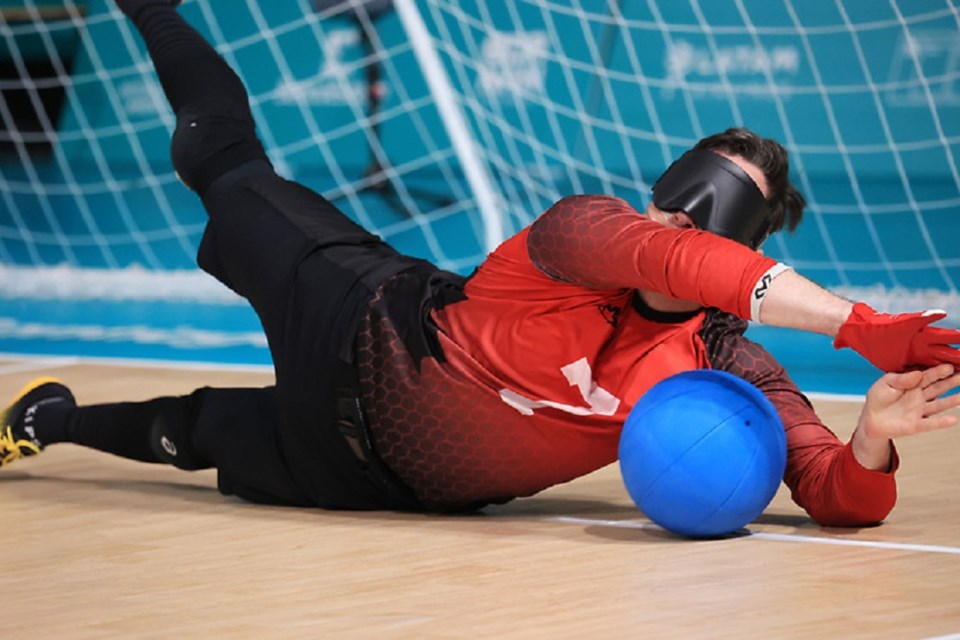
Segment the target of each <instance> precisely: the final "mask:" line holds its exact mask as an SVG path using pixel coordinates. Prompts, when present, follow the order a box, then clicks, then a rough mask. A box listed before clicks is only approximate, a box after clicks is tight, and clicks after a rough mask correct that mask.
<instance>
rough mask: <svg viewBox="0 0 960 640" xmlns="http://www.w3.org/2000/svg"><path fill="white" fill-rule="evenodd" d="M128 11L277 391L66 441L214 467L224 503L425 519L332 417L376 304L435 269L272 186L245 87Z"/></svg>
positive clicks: (191, 44) (210, 248)
mask: <svg viewBox="0 0 960 640" xmlns="http://www.w3.org/2000/svg"><path fill="white" fill-rule="evenodd" d="M120 5H121V8H123V9H124V11H125V12H127V14H128V15H129V16H131V18H132V19H133V20H134V23H135V25H136V26H137V28H138V29H139V30H140V32H141V34H142V35H143V37H144V39H145V41H146V43H147V48H148V51H149V52H150V55H151V58H152V59H153V62H154V65H155V67H156V70H157V74H158V76H159V78H160V82H161V85H162V86H163V88H164V91H165V93H166V95H167V97H168V99H169V100H170V103H171V105H172V107H173V109H174V112H175V113H176V116H177V127H176V132H175V133H174V136H173V141H172V158H173V162H174V168H175V169H176V171H177V173H178V174H179V176H180V178H181V179H182V180H183V181H184V183H186V184H187V185H188V186H189V187H190V188H192V189H193V190H194V191H196V192H197V193H198V194H199V195H200V197H201V198H202V200H203V204H204V207H205V208H206V210H207V213H208V215H209V222H208V224H207V228H206V230H205V233H204V236H203V240H202V241H201V245H200V248H199V252H198V257H197V260H198V263H199V265H200V266H201V268H203V269H204V270H205V271H207V272H208V273H210V274H212V275H213V276H214V277H216V278H217V279H219V280H220V281H221V282H223V283H224V284H225V285H226V286H228V287H230V288H231V289H233V290H234V291H235V292H237V293H238V294H240V295H241V296H243V297H245V298H246V299H247V300H248V301H249V302H250V303H251V305H252V306H253V308H254V310H255V311H256V312H257V315H258V316H259V318H260V320H261V323H262V325H263V328H264V332H265V334H266V336H267V342H268V344H269V346H270V351H271V355H272V357H273V361H274V369H275V372H276V386H275V387H269V388H265V389H210V388H204V389H199V390H197V391H195V392H194V393H192V394H189V395H186V396H181V397H172V398H158V399H156V400H151V401H148V402H144V403H117V404H111V405H100V406H96V407H83V408H80V409H78V410H77V411H76V412H75V415H74V416H73V417H72V418H71V423H72V424H73V426H74V427H76V428H73V429H71V434H72V435H71V437H70V440H71V441H73V442H77V443H79V444H85V445H87V446H93V447H96V448H99V449H101V450H105V451H110V452H112V453H116V454H118V455H123V456H126V457H130V458H134V459H142V460H146V461H157V462H167V463H171V464H174V465H176V466H178V467H180V468H183V469H200V468H208V467H216V468H217V470H218V479H219V487H220V489H221V491H223V492H224V493H228V494H236V495H239V496H241V497H243V498H246V499H248V500H252V501H256V502H267V503H271V504H290V505H305V504H311V505H316V506H322V507H330V508H351V509H382V508H388V509H416V508H419V502H418V501H417V500H416V499H415V498H413V497H412V496H411V495H409V492H408V490H406V488H405V487H402V486H401V487H397V486H396V483H395V481H394V479H393V478H392V477H388V476H389V473H388V472H384V470H383V469H381V468H379V466H378V465H376V464H374V465H372V466H371V465H370V463H369V460H368V461H363V460H361V459H359V458H358V457H357V456H356V455H355V454H354V452H353V450H352V449H351V447H350V444H349V443H348V442H347V441H346V440H345V439H344V438H343V436H342V435H341V433H340V431H338V429H337V426H336V425H337V421H338V419H339V414H338V407H337V405H338V399H340V398H342V395H343V388H344V386H345V385H346V384H347V383H348V382H349V378H350V374H349V373H348V374H347V375H345V374H344V372H345V371H347V372H350V371H351V367H350V364H351V360H352V345H353V335H354V332H355V329H356V326H357V323H358V322H359V319H360V317H361V314H362V313H363V312H364V309H365V308H366V306H367V303H368V301H369V299H370V298H371V296H372V295H373V292H374V291H375V290H376V289H377V287H378V286H379V284H380V283H382V282H383V280H384V279H386V278H389V277H391V276H392V275H395V274H397V273H399V272H401V271H406V270H409V269H435V267H433V265H430V264H429V263H426V262H424V261H421V260H416V259H413V258H409V257H406V256H402V255H400V254H399V253H397V252H396V251H395V250H394V249H392V248H391V247H389V246H388V245H387V244H385V243H384V242H383V241H382V240H381V239H380V238H379V237H377V236H375V235H372V234H370V233H369V232H367V231H366V230H364V229H363V228H362V227H360V226H358V225H356V224H355V223H353V222H352V221H350V220H349V219H348V218H346V217H345V216H344V215H343V214H342V213H341V212H340V211H339V210H337V208H336V207H335V206H333V205H332V204H331V203H330V202H328V201H327V200H325V199H324V198H323V197H321V196H320V195H319V194H317V193H314V192H313V191H310V190H309V189H307V188H305V187H303V186H301V185H299V184H296V183H293V182H289V181H287V180H284V179H283V178H281V177H279V176H277V175H276V173H275V172H274V170H273V167H272V166H271V165H270V163H269V161H268V160H267V156H266V154H265V153H264V150H263V147H262V145H261V144H260V142H259V140H258V139H257V137H256V134H255V126H254V121H253V118H252V117H251V113H250V109H249V106H248V97H247V93H246V91H245V89H244V87H243V85H242V83H241V82H240V80H239V78H238V77H237V75H236V74H235V73H234V72H233V70H231V69H230V67H229V66H228V65H227V64H226V63H225V62H224V61H223V60H222V59H221V58H220V56H219V55H218V54H217V53H216V52H215V51H214V50H213V49H212V48H211V47H210V46H209V45H208V44H207V43H206V42H205V41H204V40H203V38H202V37H201V36H200V35H199V34H198V33H197V32H196V31H195V30H193V28H192V27H190V26H189V25H188V24H187V23H186V22H185V21H184V20H183V19H182V18H181V17H180V16H179V15H178V14H177V13H176V11H175V10H174V9H172V8H170V7H169V6H168V5H167V4H166V1H165V0H153V1H151V0H144V1H143V2H142V3H141V4H136V10H133V9H131V8H130V7H129V6H127V7H125V6H124V3H123V2H122V1H121V3H120ZM345 378H346V379H347V380H345ZM83 425H91V426H89V428H86V427H84V428H81V427H83ZM93 425H96V427H94V426H93ZM94 430H95V431H96V433H97V435H96V437H93V436H92V435H89V434H90V433H93V432H94ZM131 430H133V431H134V432H137V433H140V434H142V439H140V440H139V442H140V444H139V449H137V450H135V447H131V446H127V445H126V444H123V443H125V442H130V441H131ZM85 434H87V435H85ZM138 437H139V436H138ZM134 440H136V438H134Z"/></svg>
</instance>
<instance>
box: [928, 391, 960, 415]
mask: <svg viewBox="0 0 960 640" xmlns="http://www.w3.org/2000/svg"><path fill="white" fill-rule="evenodd" d="M958 407H960V394H954V395H952V396H947V397H945V398H937V399H936V400H930V401H929V402H927V404H926V406H925V407H924V410H923V415H924V417H929V416H935V415H937V414H938V413H943V412H944V411H949V410H951V409H956V408H958Z"/></svg>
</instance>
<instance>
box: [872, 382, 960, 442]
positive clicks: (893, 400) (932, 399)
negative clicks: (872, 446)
mask: <svg viewBox="0 0 960 640" xmlns="http://www.w3.org/2000/svg"><path fill="white" fill-rule="evenodd" d="M957 387H960V373H957V372H956V371H955V369H954V367H953V366H952V365H949V364H942V365H939V366H936V367H932V368H930V369H925V370H924V371H909V372H907V373H888V374H886V375H885V376H883V377H882V378H880V379H879V380H878V381H877V382H876V383H874V385H873V386H872V387H870V391H868V392H867V400H866V402H865V403H864V405H863V411H862V412H861V414H860V422H859V424H858V426H857V429H858V430H862V431H863V435H865V436H867V437H868V438H871V439H884V440H892V439H896V438H900V437H903V436H909V435H913V434H915V433H923V432H925V431H933V430H934V429H946V428H948V427H953V426H955V425H956V424H957V423H960V417H958V416H956V415H952V414H947V413H945V412H946V411H949V410H950V409H955V408H957V407H960V394H954V395H952V396H946V397H944V394H945V393H947V392H948V391H950V390H951V389H956V388H957Z"/></svg>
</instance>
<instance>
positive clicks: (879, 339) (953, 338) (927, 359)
mask: <svg viewBox="0 0 960 640" xmlns="http://www.w3.org/2000/svg"><path fill="white" fill-rule="evenodd" d="M946 317H947V314H946V313H944V312H943V311H924V312H921V313H899V314H896V315H893V314H889V313H877V312H876V311H874V310H873V309H871V308H870V307H868V306H867V305H865V304H863V303H862V302H858V303H857V304H855V305H853V311H852V312H851V313H850V317H849V318H847V320H846V321H845V322H844V323H843V325H842V326H841V327H840V331H838V332H837V338H836V340H834V341H833V346H834V348H835V349H841V348H843V347H850V348H851V349H853V350H854V351H856V352H857V353H859V354H860V355H862V356H863V357H864V358H866V359H867V360H869V361H870V362H871V363H873V365H874V366H876V367H878V368H879V369H882V370H883V371H886V372H901V371H908V370H910V369H916V368H924V369H926V368H928V367H933V366H936V365H938V364H943V363H945V362H949V363H950V364H952V365H954V366H957V365H960V349H956V348H954V347H951V346H950V345H951V344H960V330H957V329H941V328H938V327H931V326H929V325H930V324H932V323H934V322H936V321H938V320H942V319H944V318H946Z"/></svg>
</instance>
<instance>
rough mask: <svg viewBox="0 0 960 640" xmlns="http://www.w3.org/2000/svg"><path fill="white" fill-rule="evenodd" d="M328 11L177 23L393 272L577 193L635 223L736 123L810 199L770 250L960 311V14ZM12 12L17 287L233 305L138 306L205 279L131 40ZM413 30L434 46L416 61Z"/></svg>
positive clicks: (2, 245)
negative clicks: (672, 166)
mask: <svg viewBox="0 0 960 640" xmlns="http://www.w3.org/2000/svg"><path fill="white" fill-rule="evenodd" d="M322 4H323V6H322V7H320V8H318V7H317V6H314V5H313V4H311V3H309V2H307V1H306V0H278V1H275V2H271V3H259V2H255V1H253V0H244V1H240V0H196V1H194V0H187V2H186V3H185V4H184V6H183V7H182V8H181V13H182V14H183V15H184V16H185V17H186V18H187V19H188V20H189V21H190V22H191V23H192V24H194V25H195V26H197V28H198V29H200V31H201V32H203V33H204V35H206V36H207V37H208V38H209V39H210V41H211V42H212V43H213V44H214V46H215V47H216V48H217V50H218V51H219V52H220V53H221V54H222V55H223V56H224V57H225V58H226V60H227V61H228V62H229V63H230V64H231V65H232V66H233V67H234V68H236V69H237V70H238V72H239V73H240V75H241V77H242V78H243V80H244V81H245V83H246V84H247V86H248V88H249V90H250V93H251V105H252V107H253V112H254V114H255V117H256V118H257V121H258V126H259V133H260V136H261V138H262V139H263V141H264V142H265V144H266V146H267V147H268V151H269V153H270V156H271V159H272V160H273V161H274V163H275V164H276V166H277V168H278V170H279V171H280V172H281V173H283V174H284V175H287V176H288V177H291V178H294V179H297V180H301V181H303V182H305V183H306V184H308V186H311V187H313V188H315V189H317V190H318V191H320V192H322V193H324V194H325V195H326V196H327V197H329V198H331V199H333V200H334V201H335V202H336V203H337V204H338V205H340V206H341V207H342V208H343V209H344V210H345V211H346V212H347V213H348V214H349V215H351V216H352V217H354V218H355V219H356V220H358V221H359V222H360V223H362V224H364V225H365V226H367V227H369V228H371V229H374V230H376V231H377V232H378V233H380V234H381V235H382V236H383V237H384V238H385V239H387V240H388V241H390V242H391V243H393V244H394V245H395V246H397V247H398V248H399V249H400V250H402V251H406V252H410V253H414V254H417V255H420V256H423V257H427V258H430V259H432V260H434V261H436V262H437V263H438V264H440V265H441V266H442V267H445V268H448V269H453V270H458V271H463V272H465V271H469V269H471V268H472V267H473V266H474V265H475V264H477V263H478V262H479V261H480V260H481V259H482V257H483V255H484V254H485V251H486V249H487V245H488V235H489V230H490V224H491V219H490V210H489V209H490V207H489V206H487V207H486V210H484V209H485V208H484V207H483V202H484V201H487V202H490V201H492V202H495V203H496V205H497V207H496V208H497V212H496V215H497V216H499V217H498V219H497V222H498V223H499V224H500V225H502V227H503V232H504V233H509V232H511V231H515V230H517V229H519V228H520V227H521V226H522V225H524V224H526V223H528V222H529V221H530V220H532V219H533V218H534V217H535V216H536V215H537V214H538V213H539V212H540V211H542V210H543V209H544V208H545V207H547V206H549V204H551V203H552V202H553V201H554V200H556V199H557V198H559V197H561V196H563V195H566V194H568V193H574V192H578V193H582V192H604V193H611V194H616V195H620V196H622V197H625V198H627V199H628V200H630V201H631V202H633V203H634V204H635V205H636V206H637V207H638V208H642V207H643V206H645V204H646V201H647V199H648V197H649V186H650V184H651V183H652V181H653V180H654V179H655V178H656V177H657V176H658V175H659V174H660V172H662V170H663V169H664V167H665V166H666V165H667V164H668V163H669V162H670V160H671V159H673V158H675V157H676V156H678V155H679V154H680V153H681V152H682V151H683V150H684V149H686V148H688V147H689V146H690V145H691V144H693V143H694V142H695V141H696V140H697V139H699V138H700V137H702V136H704V135H708V134H710V133H713V132H716V131H719V130H722V129H725V128H727V127H729V126H734V125H745V126H748V127H750V128H752V129H754V130H756V131H758V132H759V133H761V134H763V135H767V136H771V137H775V138H777V139H779V140H781V141H782V142H783V143H784V144H785V145H786V146H787V147H788V149H789V150H790V152H791V154H792V159H793V168H794V181H795V182H796V183H797V184H798V186H799V187H800V188H801V190H802V191H803V192H804V193H805V195H806V196H807V198H808V200H809V202H810V207H809V211H808V213H807V218H806V220H805V221H804V223H803V224H801V226H800V229H799V230H798V232H797V233H796V234H794V235H792V236H786V235H784V234H778V236H775V237H774V238H773V239H772V240H771V241H770V242H768V243H767V246H766V247H765V249H766V250H767V252H768V253H770V254H772V255H774V256H775V257H778V258H781V259H783V260H784V261H785V262H788V263H789V264H792V265H793V266H795V267H797V268H798V269H799V270H800V271H801V272H803V273H805V274H807V275H809V276H810V277H812V278H813V279H815V280H817V281H819V282H821V283H822V284H824V285H826V286H828V287H831V288H834V289H835V290H838V291H840V292H841V293H845V294H847V295H850V296H852V297H859V298H866V299H867V300H869V301H871V302H873V303H874V304H875V305H877V306H879V307H881V308H885V309H896V308H899V307H902V306H910V307H917V306H931V305H934V306H940V307H948V308H950V309H951V310H952V311H953V313H954V314H955V315H956V316H960V308H958V307H960V305H958V303H957V298H958V294H957V283H958V282H960V248H958V245H957V244H956V242H954V238H955V237H956V232H957V230H958V229H960V223H958V219H960V218H958V216H960V170H958V164H960V9H958V6H957V4H956V2H955V1H954V0H922V1H921V0H890V1H889V2H877V1H876V0H845V1H842V2H841V1H840V0H836V1H835V2H829V1H823V2H815V3H804V2H798V1H796V0H775V1H773V2H771V1H770V0H735V1H734V2H725V3H713V2H706V1H705V0H699V1H698V0H685V1H683V2H655V1H653V0H619V1H618V0H584V1H582V2H575V3H574V2H565V1H560V0H557V1H550V0H502V1H500V2H496V3H485V2H475V1H473V0H419V1H417V2H411V1H409V0H397V2H395V3H392V6H391V3H389V2H373V3H370V2H363V1H359V0H358V1H355V2H348V3H343V2H340V3H337V2H326V3H322ZM0 7H4V9H3V13H2V15H3V16H4V22H3V23H0V36H2V37H0V47H2V48H0V55H2V62H3V75H2V77H0V88H2V99H0V122H2V125H3V131H2V132H0V150H2V152H3V155H2V156H0V192H2V193H0V264H2V265H3V269H4V273H5V274H7V275H6V276H5V277H3V284H2V285H0V286H2V287H3V288H4V289H5V290H6V293H7V294H10V295H27V294H25V293H24V292H25V291H29V292H33V293H37V292H49V291H51V290H53V288H52V287H51V286H48V285H44V284H42V282H43V279H44V278H46V279H47V280H48V281H52V280H55V281H56V282H60V283H63V282H65V281H71V277H72V276H71V274H77V273H80V274H82V273H84V272H86V271H87V270H91V269H92V270H97V274H98V276H97V277H96V278H94V279H93V280H96V281H98V282H103V281H104V278H105V277H107V276H104V273H109V274H113V275H112V276H109V278H110V282H111V286H110V287H108V289H110V290H111V291H114V292H117V291H120V290H125V287H124V285H123V283H124V282H126V283H127V284H128V285H129V289H130V291H129V294H130V295H135V294H136V293H137V292H139V293H141V294H143V295H157V296H161V295H162V296H172V297H174V298H176V297H178V296H179V297H183V296H186V297H190V296H191V295H197V296H202V297H204V299H209V297H210V296H211V295H215V294H211V291H213V290H217V291H219V289H216V287H214V288H212V289H211V288H209V286H208V285H205V284H203V282H204V281H203V278H202V277H198V278H197V279H195V280H194V279H191V278H186V279H185V280H183V282H184V284H183V290H182V291H179V292H170V291H169V286H168V287H165V288H164V287H154V286H150V285H147V286H145V285H144V283H145V282H146V281H150V279H151V278H153V279H154V280H155V281H156V282H160V281H164V280H165V279H167V278H168V276H169V275H170V272H171V270H173V271H177V272H178V273H179V272H184V273H187V274H189V273H191V272H192V270H193V252H194V249H195V247H196V244H197V242H198V240H199V236H200V234H201V232H202V227H203V223H204V214H203V211H202V209H201V208H200V205H199V202H198V201H197V199H196V198H195V196H193V195H192V194H190V193H189V192H188V191H186V189H184V188H183V187H182V186H181V185H180V184H179V183H178V182H177V180H176V178H175V176H174V175H173V172H172V169H171V167H170V163H169V159H168V151H167V149H168V143H169V135H170V132H171V131H172V128H173V115H172V113H171V112H170V110H169V108H168V107H167V106H166V104H165V101H164V99H163V96H162V94H161V92H160V90H159V85H158V84H157V81H156V78H155V76H154V75H153V71H152V67H151V65H150V63H149V61H148V60H147V59H146V57H145V54H144V50H143V46H142V43H141V42H140V39H139V37H137V36H136V34H135V32H134V30H133V28H132V26H131V25H130V24H129V23H128V22H127V21H126V20H125V19H124V18H123V17H122V16H121V15H120V14H119V12H118V11H117V10H116V9H115V8H114V7H113V6H112V3H108V2H106V1H105V0H93V1H91V2H85V3H80V2H73V1H70V0H67V1H62V0H61V1H54V0H18V1H17V2H10V1H8V0H4V1H3V2H2V3H0ZM362 7H366V9H367V10H368V11H364V10H363V8H362ZM411 9H413V10H415V11H416V14H417V15H418V16H420V19H421V20H422V21H423V24H424V25H425V26H426V29H427V30H428V31H429V33H430V34H431V36H432V37H430V38H426V39H424V41H420V40H417V41H415V42H412V41H411V40H410V38H409V37H408V30H409V28H410V25H409V22H408V21H407V20H401V18H402V17H403V14H404V12H409V11H411ZM431 52H432V53H433V54H434V55H435V56H438V58H439V60H440V62H441V65H440V67H438V68H431V67H429V66H425V64H424V60H425V58H424V55H426V54H429V53H431ZM444 88H446V89H448V90H449V91H450V92H451V95H453V96H454V98H455V101H456V108H457V113H458V114H460V115H462V116H465V117H464V118H463V120H462V121H457V120H456V119H453V120H451V118H450V117H449V114H448V113H446V112H444V109H443V102H442V98H443V93H442V90H443V89H444ZM463 135H465V136H466V137H467V138H468V139H469V141H470V142H471V144H472V146H468V147H466V148H468V149H470V150H471V151H472V153H473V154H475V155H476V157H470V158H465V157H464V147H462V146H461V147H458V146H457V144H456V140H457V137H458V136H463ZM476 160H479V161H480V162H479V165H480V167H479V168H480V170H481V172H482V173H483V174H484V176H485V180H481V181H479V182H478V181H477V180H471V179H470V176H469V175H467V173H469V172H465V165H469V163H470V161H474V162H475V161H476ZM484 216H487V217H486V219H485V218H484ZM499 233H500V232H499V231H498V234H499ZM495 235H496V234H495ZM101 270H106V271H101ZM11 274H12V276H11ZM14 281H15V282H16V284H12V283H13V282H14ZM85 281H92V280H91V279H90V278H87V280H84V278H83V277H79V278H76V279H75V282H76V283H78V284H76V286H74V285H71V286H68V287H66V289H67V290H68V291H71V292H73V293H74V294H75V295H82V294H81V293H77V291H78V290H79V289H82V288H83V286H84V285H83V284H82V283H83V282H85ZM168 281H169V280H168ZM38 282H40V284H37V283H38ZM25 283H30V284H25ZM204 287H206V288H204ZM78 288H79V289H78ZM63 289H64V287H63V286H61V287H60V290H61V292H62V290H63ZM160 291H162V292H163V293H162V294H161V293H157V292H160ZM198 291H202V293H197V292H198ZM191 292H193V293H191ZM915 303H916V304H915Z"/></svg>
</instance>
